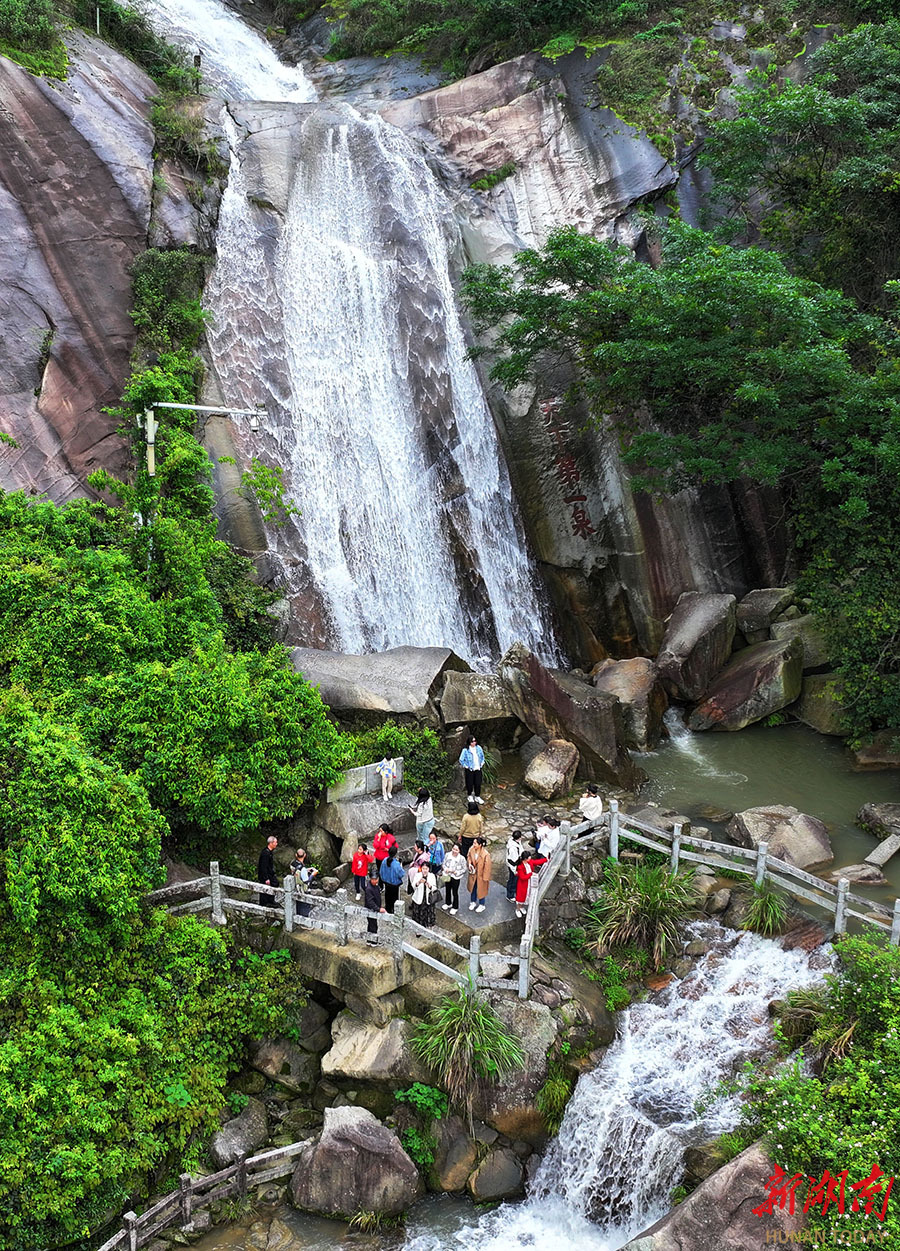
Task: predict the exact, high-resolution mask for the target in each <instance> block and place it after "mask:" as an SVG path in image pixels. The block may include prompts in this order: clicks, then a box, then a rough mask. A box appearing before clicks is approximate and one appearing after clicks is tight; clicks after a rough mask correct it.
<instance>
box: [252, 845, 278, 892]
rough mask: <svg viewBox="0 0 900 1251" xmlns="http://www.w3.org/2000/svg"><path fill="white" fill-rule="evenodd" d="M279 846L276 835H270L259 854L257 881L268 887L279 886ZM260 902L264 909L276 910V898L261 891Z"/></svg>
mask: <svg viewBox="0 0 900 1251" xmlns="http://www.w3.org/2000/svg"><path fill="white" fill-rule="evenodd" d="M277 846H278V839H277V838H276V837H275V836H274V834H270V835H269V837H268V838H267V839H266V845H265V847H264V848H263V849H262V851H261V852H260V853H259V860H257V862H256V880H257V882H263V883H264V884H265V885H266V886H277V885H278V871H277V870H276V868H275V848H276V847H277ZM259 902H260V904H261V906H262V907H263V908H274V907H275V906H276V905H275V896H274V895H272V894H269V893H265V894H264V893H263V892H262V891H260V894H259Z"/></svg>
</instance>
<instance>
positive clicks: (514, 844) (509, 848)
mask: <svg viewBox="0 0 900 1251" xmlns="http://www.w3.org/2000/svg"><path fill="white" fill-rule="evenodd" d="M521 855H522V831H521V830H513V832H512V833H511V834H510V836H509V838H508V839H507V840H506V869H507V873H508V874H509V876H508V877H507V879H506V898H507V899H508V900H509V901H510V903H514V902H515V898H516V883H517V882H518V876H517V874H516V867H517V865H518V863H519V857H520V856H521Z"/></svg>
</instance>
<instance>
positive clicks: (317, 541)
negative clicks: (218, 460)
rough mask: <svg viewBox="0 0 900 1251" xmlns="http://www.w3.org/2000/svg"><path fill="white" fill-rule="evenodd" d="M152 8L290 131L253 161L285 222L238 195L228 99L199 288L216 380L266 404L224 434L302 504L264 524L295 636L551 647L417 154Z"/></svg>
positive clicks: (256, 49)
mask: <svg viewBox="0 0 900 1251" xmlns="http://www.w3.org/2000/svg"><path fill="white" fill-rule="evenodd" d="M145 7H146V11H147V13H148V16H149V17H150V20H151V21H152V22H153V23H154V25H155V26H156V27H157V28H158V29H159V30H160V32H161V33H163V34H164V35H166V36H167V37H168V38H170V39H173V40H175V41H177V42H180V43H182V44H183V45H186V46H188V47H198V48H199V49H200V50H201V52H202V55H203V71H204V77H205V81H206V84H207V86H210V85H211V86H212V87H213V88H214V89H215V90H217V91H219V92H221V93H222V94H223V95H224V96H225V97H227V98H228V99H229V100H231V101H241V102H251V101H265V102H272V103H276V104H278V105H279V106H283V108H284V109H286V110H288V112H289V114H290V116H289V117H288V119H287V121H288V129H289V130H290V138H289V140H287V141H286V142H287V147H286V148H277V149H276V148H273V149H272V150H271V151H270V153H269V156H268V159H269V160H270V161H272V162H275V163H283V164H285V166H286V168H285V169H284V171H283V176H284V177H285V179H286V180H287V182H288V183H289V185H290V191H289V196H288V204H287V210H286V214H285V217H284V221H283V225H280V226H279V225H275V223H276V222H277V221H278V220H279V219H278V216H277V214H275V215H272V214H267V213H265V212H263V211H261V209H260V207H259V206H258V205H256V204H254V203H253V202H252V197H250V196H248V191H247V188H246V186H245V183H244V174H243V171H242V169H241V145H240V142H239V132H238V130H237V128H236V127H235V126H234V125H233V124H231V123H230V121H229V117H228V113H227V110H224V111H223V124H224V126H225V129H226V133H228V134H229V137H230V140H231V143H232V149H233V160H232V173H231V176H230V178H229V182H228V186H227V188H226V191H225V195H224V200H223V203H222V207H221V213H220V219H219V226H218V231H217V261H216V265H215V268H214V271H213V273H212V275H211V278H210V281H209V283H208V284H207V290H206V294H205V303H206V304H207V305H208V307H209V309H210V312H211V322H210V327H209V331H208V336H207V338H208V344H209V350H210V353H211V357H212V362H213V365H214V370H215V374H216V376H217V378H218V380H219V382H220V384H221V388H222V392H223V394H224V395H225V396H226V397H227V399H228V402H230V403H232V404H241V405H244V404H252V403H256V402H258V401H259V400H260V399H262V398H265V400H266V403H267V409H268V421H267V423H266V427H265V428H264V429H263V430H262V431H261V433H260V435H259V436H257V437H256V438H255V439H254V438H253V436H250V435H249V433H248V432H246V431H244V430H237V429H236V430H235V438H236V441H237V443H238V445H239V447H240V448H241V450H242V452H244V453H245V454H246V458H247V459H249V456H250V455H259V454H260V451H261V450H262V449H265V451H266V452H270V453H271V454H272V459H274V460H275V461H276V462H278V463H280V464H282V465H283V466H284V468H285V470H286V480H287V484H288V488H289V492H290V494H291V495H292V496H293V498H294V499H295V500H296V501H297V502H298V504H299V505H300V508H301V510H302V512H301V516H300V517H299V518H298V519H295V520H292V521H291V522H290V523H289V524H288V525H287V526H285V527H284V528H283V529H282V530H281V531H278V532H276V531H274V530H273V532H272V533H271V534H270V535H269V540H270V544H271V554H272V556H273V558H274V559H275V560H276V561H277V562H280V565H281V574H282V580H283V582H284V584H285V585H286V587H287V592H288V595H289V597H290V598H291V599H292V601H293V602H294V604H295V606H296V607H297V610H298V612H303V613H304V614H305V616H306V617H307V618H308V619H310V621H309V624H308V629H309V633H310V635H311V637H310V638H309V641H310V642H315V643H317V644H318V645H325V646H331V647H335V648H337V649H339V650H343V651H350V652H366V651H377V650H382V649H384V648H388V647H394V646H398V645H401V644H414V645H420V646H435V645H445V646H450V647H453V648H454V649H455V650H456V651H458V652H459V653H460V654H462V655H464V656H465V657H466V658H467V659H469V660H471V661H475V662H486V661H487V660H488V659H490V658H491V657H493V658H496V657H497V656H498V655H499V653H500V652H501V651H503V650H504V649H505V648H506V647H507V646H508V645H509V644H510V643H511V642H513V641H515V640H516V639H521V640H522V641H524V642H525V643H527V644H528V645H529V646H530V647H531V648H532V649H533V650H535V651H536V652H538V654H540V655H541V656H542V657H544V658H545V659H547V660H549V661H553V660H554V659H557V658H558V656H557V651H556V647H555V644H554V641H553V639H554V635H553V629H552V625H551V622H550V618H549V613H548V609H547V606H546V601H545V597H544V595H543V591H542V588H541V586H540V585H539V582H538V579H537V577H536V574H535V572H534V569H533V566H532V563H531V560H530V557H529V553H528V550H527V546H526V543H525V540H524V536H523V531H522V527H521V521H520V518H519V515H518V511H517V508H516V505H515V502H514V500H513V498H512V490H511V487H510V482H509V477H508V473H507V469H506V465H505V462H504V460H503V456H502V453H501V450H500V447H499V443H498V439H497V434H496V430H495V428H494V424H493V420H492V417H491V414H490V411H489V409H488V406H487V403H486V401H485V398H484V395H483V393H482V389H481V385H480V381H479V378H478V375H477V371H476V370H475V367H474V365H473V364H472V363H471V361H469V360H468V358H467V356H466V344H465V339H464V334H463V328H462V324H461V321H460V317H459V314H458V311H457V308H456V303H455V296H454V290H453V282H452V277H451V267H450V260H449V256H450V255H451V254H452V253H454V252H456V251H457V250H458V248H459V240H458V232H457V229H456V226H455V222H454V219H453V215H452V212H451V209H450V206H449V202H448V200H447V198H446V197H445V195H444V193H443V192H442V190H441V188H440V186H439V184H438V182H437V180H436V178H435V176H434V174H433V173H432V171H431V169H430V168H429V166H428V165H427V163H426V161H425V159H424V157H423V156H422V154H421V152H420V151H419V150H418V149H417V148H416V147H415V146H414V145H413V144H412V143H411V142H410V141H409V140H408V139H407V137H406V136H405V135H404V134H403V133H402V132H401V131H399V130H397V129H396V128H395V127H393V126H390V125H388V124H387V123H386V122H384V121H383V120H382V119H381V118H380V117H378V116H377V115H373V116H368V117H364V116H362V115H361V114H360V113H358V112H357V111H356V110H355V109H353V108H352V107H350V106H349V105H347V104H343V103H341V104H335V103H332V102H323V103H316V102H315V91H314V88H313V87H312V85H311V84H310V82H309V81H308V80H307V78H306V77H305V75H304V73H303V70H302V68H300V67H296V68H292V67H289V66H286V65H283V64H282V63H281V62H279V61H278V59H277V57H276V56H275V54H274V52H273V51H272V49H271V48H270V46H269V45H268V44H267V43H266V42H265V40H263V39H262V38H261V37H260V36H258V35H256V34H255V33H254V32H253V31H251V30H250V29H248V27H247V26H246V25H245V24H244V23H243V22H242V21H241V20H240V19H239V18H238V17H237V16H236V15H235V14H233V13H232V12H230V11H229V10H228V9H226V8H225V7H224V5H222V4H219V3H216V2H215V0H147V4H146V6H145ZM282 120H283V114H282ZM277 123H278V119H277V118H276V119H275V121H274V122H269V123H267V124H268V125H275V126H276V128H277ZM265 128H266V126H265V125H264V126H263V129H265ZM312 603H315V605H316V606H317V607H316V609H315V611H313V610H311V608H310V605H311V604H312Z"/></svg>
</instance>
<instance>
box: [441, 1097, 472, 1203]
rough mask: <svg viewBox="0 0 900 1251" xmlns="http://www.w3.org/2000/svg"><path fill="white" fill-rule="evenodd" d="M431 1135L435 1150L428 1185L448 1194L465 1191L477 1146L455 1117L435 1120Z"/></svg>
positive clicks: (458, 1118)
mask: <svg viewBox="0 0 900 1251" xmlns="http://www.w3.org/2000/svg"><path fill="white" fill-rule="evenodd" d="M432 1133H433V1134H434V1140H435V1149H434V1164H433V1165H432V1174H433V1179H432V1182H431V1183H430V1184H432V1185H434V1186H435V1188H436V1189H438V1190H444V1191H448V1192H449V1193H450V1194H453V1193H454V1192H459V1191H461V1190H465V1188H466V1181H467V1180H468V1177H469V1174H470V1173H471V1172H472V1169H473V1168H474V1167H475V1165H476V1163H477V1161H478V1143H477V1142H476V1141H475V1139H474V1138H472V1137H471V1135H470V1134H469V1132H468V1130H467V1129H466V1127H465V1125H464V1124H463V1122H462V1120H461V1119H460V1117H458V1116H445V1117H442V1118H441V1120H439V1121H435V1122H434V1123H433V1125H432Z"/></svg>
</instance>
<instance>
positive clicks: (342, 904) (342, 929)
mask: <svg viewBox="0 0 900 1251" xmlns="http://www.w3.org/2000/svg"><path fill="white" fill-rule="evenodd" d="M334 897H335V899H336V901H337V903H338V917H337V940H338V943H339V944H340V945H341V947H346V946H347V892H346V891H345V890H344V889H343V887H342V888H341V889H340V890H336V891H335V892H334Z"/></svg>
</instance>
